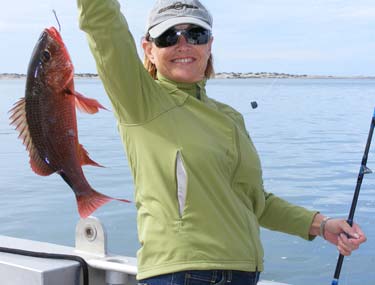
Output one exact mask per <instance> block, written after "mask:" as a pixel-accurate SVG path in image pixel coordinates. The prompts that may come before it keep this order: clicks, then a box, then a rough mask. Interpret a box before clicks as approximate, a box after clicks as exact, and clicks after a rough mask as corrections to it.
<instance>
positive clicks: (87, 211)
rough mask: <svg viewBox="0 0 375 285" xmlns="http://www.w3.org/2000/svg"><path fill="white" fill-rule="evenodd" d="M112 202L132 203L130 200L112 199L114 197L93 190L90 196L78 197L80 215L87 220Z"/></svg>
mask: <svg viewBox="0 0 375 285" xmlns="http://www.w3.org/2000/svg"><path fill="white" fill-rule="evenodd" d="M112 200H118V201H121V202H125V203H130V201H129V200H126V199H117V198H112V197H109V196H106V195H103V194H101V193H99V192H97V191H95V190H91V191H90V192H89V194H85V195H80V196H77V204H78V212H79V215H80V216H81V217H82V218H87V217H88V216H90V215H91V214H92V213H93V212H94V211H95V210H96V209H98V208H99V207H101V206H103V205H104V204H106V203H108V202H110V201H112Z"/></svg>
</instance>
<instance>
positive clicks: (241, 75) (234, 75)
mask: <svg viewBox="0 0 375 285" xmlns="http://www.w3.org/2000/svg"><path fill="white" fill-rule="evenodd" d="M74 76H75V78H77V79H80V78H82V79H85V78H88V79H90V78H93V79H96V78H99V76H98V74H96V73H76V74H75V75H74ZM24 78H26V74H22V73H0V79H24ZM214 78H215V79H248V78H305V79H350V78H352V79H375V76H366V75H355V76H336V75H309V74H289V73H278V72H218V73H216V74H215V77H214Z"/></svg>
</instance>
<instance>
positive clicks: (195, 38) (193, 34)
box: [147, 26, 211, 48]
mask: <svg viewBox="0 0 375 285" xmlns="http://www.w3.org/2000/svg"><path fill="white" fill-rule="evenodd" d="M180 36H184V38H185V40H186V41H187V43H189V44H191V45H205V44H207V43H208V41H209V40H210V38H211V31H209V30H206V29H205V28H202V27H197V26H193V27H190V28H187V29H176V28H170V29H168V30H166V31H165V32H164V33H162V34H161V35H160V36H159V37H157V38H151V36H150V35H148V37H147V40H149V41H151V42H154V43H155V45H156V46H157V47H159V48H164V47H170V46H174V45H175V44H177V42H178V39H179V37H180Z"/></svg>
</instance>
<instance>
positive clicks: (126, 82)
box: [77, 0, 173, 124]
mask: <svg viewBox="0 0 375 285" xmlns="http://www.w3.org/2000/svg"><path fill="white" fill-rule="evenodd" d="M77 4H78V10H79V23H80V28H81V29H82V30H83V31H85V32H86V34H87V38H88V42H89V46H90V49H91V51H92V54H93V56H94V58H95V61H96V66H97V70H98V74H99V76H100V78H101V80H102V82H103V85H104V88H105V90H106V92H107V94H108V96H109V98H110V100H111V103H112V106H113V108H114V111H115V115H116V117H117V119H118V121H119V122H120V123H126V124H138V123H142V122H145V121H148V120H150V119H152V118H154V117H155V116H157V115H158V114H160V113H162V112H163V111H166V109H169V108H171V106H172V105H173V102H172V100H171V98H168V97H170V96H166V95H167V94H166V93H165V92H164V91H163V90H162V88H161V87H160V86H159V84H157V83H156V82H155V81H154V79H153V78H152V77H151V76H150V75H149V74H148V72H147V70H146V69H145V68H144V67H143V64H142V62H141V61H140V59H139V57H138V54H137V49H136V46H135V43H134V40H133V37H132V35H131V33H130V32H129V28H128V24H127V22H126V19H125V17H124V16H123V15H122V14H121V11H120V4H119V3H118V2H117V1H116V0H77Z"/></svg>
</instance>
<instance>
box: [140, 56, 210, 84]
mask: <svg viewBox="0 0 375 285" xmlns="http://www.w3.org/2000/svg"><path fill="white" fill-rule="evenodd" d="M143 65H144V67H145V68H146V70H147V71H148V73H149V74H150V75H151V77H152V78H153V79H155V80H156V79H157V69H156V66H155V64H153V63H152V62H151V60H150V59H149V58H148V57H147V55H145V56H144V60H143ZM214 76H215V70H214V60H213V57H212V54H210V57H209V58H208V61H207V67H206V70H205V72H204V77H205V79H209V78H213V77H214Z"/></svg>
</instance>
